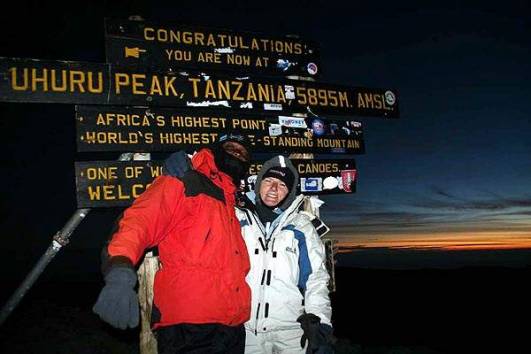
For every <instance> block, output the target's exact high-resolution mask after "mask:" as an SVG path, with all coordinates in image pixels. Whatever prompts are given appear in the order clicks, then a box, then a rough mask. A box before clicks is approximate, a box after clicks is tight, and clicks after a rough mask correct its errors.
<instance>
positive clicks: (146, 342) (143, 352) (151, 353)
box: [137, 252, 159, 354]
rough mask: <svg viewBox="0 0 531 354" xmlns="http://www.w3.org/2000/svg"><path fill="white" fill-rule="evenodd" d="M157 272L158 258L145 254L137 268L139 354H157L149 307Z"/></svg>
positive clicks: (151, 254)
mask: <svg viewBox="0 0 531 354" xmlns="http://www.w3.org/2000/svg"><path fill="white" fill-rule="evenodd" d="M157 270H159V257H158V256H155V255H153V252H148V253H146V256H145V257H144V261H143V262H142V264H141V265H140V267H139V268H138V272H137V274H138V302H139V303H140V316H141V324H140V354H157V339H156V338H155V336H154V335H153V332H152V331H151V306H152V305H153V283H154V280H155V273H157Z"/></svg>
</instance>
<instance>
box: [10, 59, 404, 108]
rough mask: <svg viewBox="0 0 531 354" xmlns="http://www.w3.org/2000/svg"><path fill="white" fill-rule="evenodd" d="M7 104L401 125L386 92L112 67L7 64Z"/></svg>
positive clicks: (26, 62)
mask: <svg viewBox="0 0 531 354" xmlns="http://www.w3.org/2000/svg"><path fill="white" fill-rule="evenodd" d="M0 102H37V103H43V102H50V103H74V104H99V105H141V106H146V105H147V106H159V107H195V108H197V107H200V108H210V109H214V108H215V109H217V110H218V111H221V110H223V109H231V110H240V111H249V112H275V113H280V112H288V113H289V112H306V110H307V108H311V110H312V111H313V112H314V113H315V114H317V115H320V114H330V115H343V116H345V115H347V116H348V115H358V116H379V117H386V118H398V116H399V110H398V98H397V96H396V93H395V92H393V91H391V90H387V89H372V88H363V87H348V86H343V85H335V84H325V83H317V82H307V81H295V80H288V79H274V78H250V77H244V78H237V77H234V76H227V75H216V76H213V75H212V76H211V75H206V74H204V73H168V72H166V73H158V72H157V73H155V72H140V71H126V70H124V69H119V68H116V67H114V66H112V65H110V64H97V63H84V62H69V61H40V60H34V59H17V58H1V57H0Z"/></svg>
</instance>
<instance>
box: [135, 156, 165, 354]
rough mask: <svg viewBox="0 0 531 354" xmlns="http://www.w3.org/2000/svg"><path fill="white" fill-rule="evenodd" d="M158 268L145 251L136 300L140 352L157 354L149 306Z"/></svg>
mask: <svg viewBox="0 0 531 354" xmlns="http://www.w3.org/2000/svg"><path fill="white" fill-rule="evenodd" d="M133 160H135V161H147V160H151V154H150V153H135V154H134V155H133ZM158 270H159V257H158V256H155V255H154V254H153V252H151V251H150V252H147V253H146V254H145V256H144V260H143V261H142V264H140V267H138V271H137V275H138V302H139V304H140V354H157V339H156V338H155V336H154V335H153V332H152V331H151V306H152V305H153V283H154V282H155V273H157V271H158Z"/></svg>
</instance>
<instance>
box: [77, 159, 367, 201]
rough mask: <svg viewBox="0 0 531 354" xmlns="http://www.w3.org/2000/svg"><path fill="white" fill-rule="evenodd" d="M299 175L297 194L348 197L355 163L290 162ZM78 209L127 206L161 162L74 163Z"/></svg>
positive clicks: (250, 180)
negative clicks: (343, 195)
mask: <svg viewBox="0 0 531 354" xmlns="http://www.w3.org/2000/svg"><path fill="white" fill-rule="evenodd" d="M292 161H293V163H294V165H295V167H296V168H297V170H298V171H299V174H300V179H299V181H298V182H299V186H298V189H299V191H301V192H303V193H304V194H310V195H324V194H350V193H354V192H355V191H356V173H357V171H356V163H355V161H354V160H352V159H348V160H346V159H345V160H292ZM262 163H263V162H255V163H253V164H252V165H251V167H250V168H249V176H248V177H246V178H245V179H244V181H242V182H243V183H242V186H241V191H243V192H246V191H250V190H253V189H254V182H255V181H256V174H257V173H258V171H259V170H260V168H261V167H262ZM75 169H76V189H77V204H78V207H79V208H96V207H117V206H128V205H130V204H131V203H132V202H133V200H134V199H136V198H137V197H138V196H139V195H140V194H142V192H144V191H145V190H146V188H148V187H149V185H150V184H151V182H152V181H153V179H154V178H155V177H157V176H159V175H161V174H162V161H87V162H76V163H75Z"/></svg>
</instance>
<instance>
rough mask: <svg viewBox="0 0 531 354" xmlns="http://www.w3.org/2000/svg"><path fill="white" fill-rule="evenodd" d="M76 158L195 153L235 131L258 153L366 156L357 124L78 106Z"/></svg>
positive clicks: (177, 109)
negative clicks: (92, 154) (104, 153)
mask: <svg viewBox="0 0 531 354" xmlns="http://www.w3.org/2000/svg"><path fill="white" fill-rule="evenodd" d="M76 126H77V145H78V151H80V152H92V151H121V152H127V151H131V152H148V151H149V152H153V151H176V150H186V151H188V152H193V151H194V150H197V149H199V148H201V147H203V146H206V145H210V144H212V143H214V142H216V141H218V137H219V135H220V134H223V133H228V132H234V131H239V132H240V133H242V134H245V135H247V136H248V137H249V140H250V141H251V144H252V145H253V150H254V151H257V152H277V153H278V152H285V153H298V152H313V153H339V154H361V153H364V142H363V131H362V127H361V123H360V122H357V121H348V120H333V119H327V118H322V117H314V116H312V117H308V118H302V117H294V116H283V115H275V114H273V113H269V114H263V115H258V114H251V113H233V112H229V111H222V112H216V113H213V112H212V111H205V110H197V109H190V108H153V107H127V106H125V107H123V106H121V107H118V106H76Z"/></svg>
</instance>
